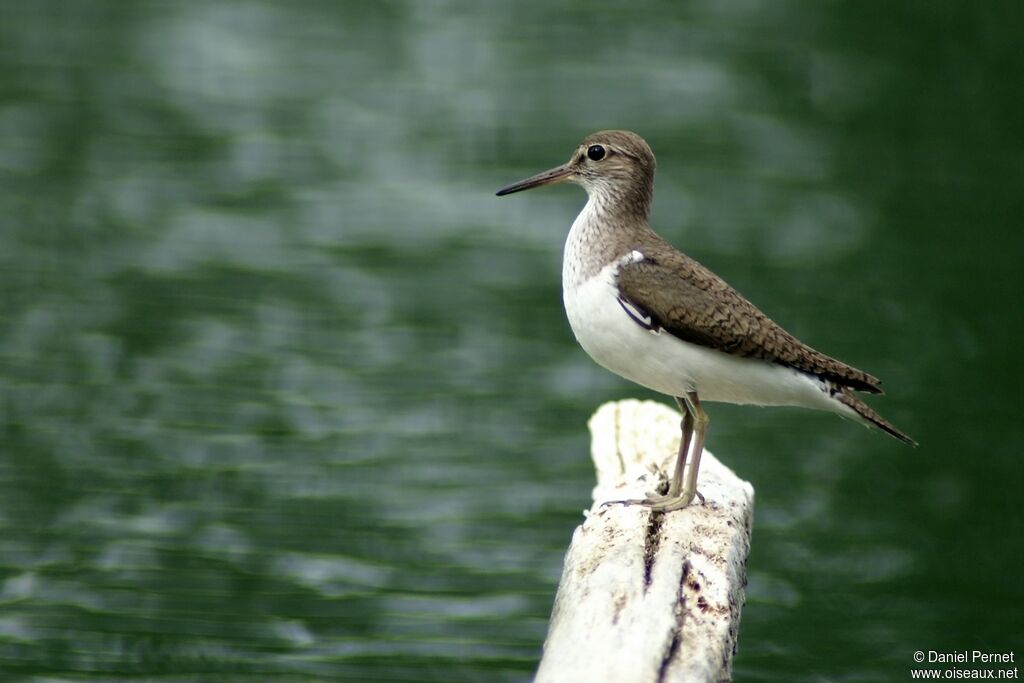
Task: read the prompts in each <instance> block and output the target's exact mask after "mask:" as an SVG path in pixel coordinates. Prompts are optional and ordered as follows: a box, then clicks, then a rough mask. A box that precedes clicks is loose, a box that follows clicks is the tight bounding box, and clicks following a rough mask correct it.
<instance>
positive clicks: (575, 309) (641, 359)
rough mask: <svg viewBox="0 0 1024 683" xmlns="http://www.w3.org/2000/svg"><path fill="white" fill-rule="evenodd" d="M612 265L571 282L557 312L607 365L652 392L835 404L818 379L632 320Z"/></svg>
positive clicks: (771, 402)
mask: <svg viewBox="0 0 1024 683" xmlns="http://www.w3.org/2000/svg"><path fill="white" fill-rule="evenodd" d="M618 267H619V266H618V264H617V263H612V264H610V265H608V266H606V267H605V268H604V269H603V270H601V271H600V272H599V273H598V274H597V275H596V276H594V277H591V278H590V279H588V280H585V281H583V282H582V283H581V284H578V285H576V286H571V285H570V284H569V283H565V289H564V292H563V299H564V303H565V312H566V314H567V316H568V318H569V324H570V325H571V326H572V330H573V333H574V334H575V335H576V340H577V341H578V342H579V344H580V346H582V347H583V349H584V350H585V351H586V352H587V353H588V354H590V356H591V358H593V359H594V360H595V361H597V362H598V363H599V364H600V365H602V366H604V367H605V368H607V369H608V370H611V371H612V372H614V373H615V374H617V375H621V376H622V377H625V378H626V379H628V380H630V381H633V382H636V383H637V384H640V385H642V386H645V387H647V388H649V389H653V390H654V391H657V392H660V393H663V394H668V395H671V396H681V395H683V394H684V393H686V392H689V391H696V392H697V394H698V396H699V397H700V398H701V399H702V400H707V401H723V402H726V403H741V404H743V403H746V404H757V405H797V406H804V407H808V408H819V409H824V410H832V411H836V410H837V405H836V404H837V402H836V401H834V400H832V399H831V398H830V397H829V395H828V392H827V391H826V390H825V388H824V386H823V384H822V382H821V381H820V380H818V379H817V378H814V377H812V376H809V375H807V374H805V373H802V372H799V371H797V370H793V369H792V368H787V367H784V366H781V365H777V364H774V363H768V362H764V361H760V360H756V359H748V358H741V357H738V356H733V355H730V354H727V353H723V352H720V351H715V350H712V349H709V348H707V347H703V346H699V345H697V344H691V343H689V342H684V341H682V340H681V339H679V338H678V337H674V336H672V335H671V334H669V333H668V332H665V331H663V330H657V328H656V330H657V331H650V330H647V329H645V328H644V327H642V326H641V325H639V324H638V323H637V322H636V321H634V320H633V319H632V318H631V317H630V316H629V314H628V313H626V311H625V310H624V309H623V308H622V306H621V305H620V304H619V302H618V300H617V294H618V292H617V290H616V289H615V286H614V281H615V273H616V271H617V270H618Z"/></svg>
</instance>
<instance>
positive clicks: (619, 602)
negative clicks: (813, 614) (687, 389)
mask: <svg viewBox="0 0 1024 683" xmlns="http://www.w3.org/2000/svg"><path fill="white" fill-rule="evenodd" d="M679 420H680V416H679V414H678V413H676V412H675V411H673V410H671V409H670V408H668V407H666V406H663V405H661V404H659V403H653V402H640V401H620V402H616V403H608V404H605V405H603V406H601V408H600V409H598V411H597V412H596V413H595V414H594V416H593V417H592V418H591V420H590V430H591V436H592V447H591V456H592V457H593V460H594V465H595V467H596V469H597V486H596V487H595V488H594V494H593V498H594V505H593V507H592V508H591V509H590V510H589V512H588V513H586V519H585V520H584V522H583V524H581V525H580V526H579V527H577V529H576V532H575V533H574V534H573V539H572V545H571V546H570V548H569V551H568V553H567V554H566V557H565V567H564V569H563V572H562V580H561V583H560V584H559V587H558V594H557V596H556V598H555V606H554V610H553V612H552V614H551V624H550V627H549V630H548V636H547V640H546V641H545V643H544V656H543V659H542V660H541V663H540V668H539V670H538V672H537V677H536V681H537V682H538V683H574V682H577V681H579V682H580V683H583V682H585V683H601V682H603V681H607V682H608V683H655V682H662V681H665V682H668V681H673V682H675V681H687V682H689V681H701V682H703V681H728V680H730V679H731V671H732V656H733V653H734V652H735V650H736V642H737V635H738V631H739V622H740V608H741V607H742V605H743V598H744V587H745V586H746V561H747V555H748V553H749V550H750V531H751V524H752V521H753V508H754V489H753V487H752V486H751V485H750V484H749V483H747V482H745V481H743V480H742V479H740V478H738V477H737V476H736V475H735V474H733V472H732V471H731V470H730V469H729V468H727V467H725V466H724V465H722V464H721V463H720V462H718V460H716V459H715V458H714V456H712V455H711V454H710V453H708V452H707V451H705V452H704V457H703V461H702V465H701V470H700V481H699V482H698V489H699V491H700V493H701V494H702V495H703V496H704V502H703V503H700V501H699V500H697V501H694V503H693V504H691V505H690V506H689V507H688V508H686V509H684V510H678V511H675V512H670V513H652V512H651V511H650V510H648V509H645V508H643V507H641V506H637V505H629V506H625V505H608V506H605V505H603V504H604V503H605V502H606V501H612V500H622V499H630V498H643V497H644V493H645V492H646V491H647V490H650V489H652V488H655V485H656V484H657V483H658V480H659V476H660V475H659V472H664V471H668V470H667V468H670V467H671V466H672V463H673V461H674V458H675V453H676V449H677V448H678V444H679Z"/></svg>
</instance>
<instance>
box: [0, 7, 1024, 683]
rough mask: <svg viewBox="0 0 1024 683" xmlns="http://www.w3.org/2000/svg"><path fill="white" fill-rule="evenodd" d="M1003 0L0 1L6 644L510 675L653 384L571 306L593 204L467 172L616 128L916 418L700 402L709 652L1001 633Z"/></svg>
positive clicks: (312, 669)
mask: <svg viewBox="0 0 1024 683" xmlns="http://www.w3.org/2000/svg"><path fill="white" fill-rule="evenodd" d="M1022 8H1024V6H1022V5H1019V4H1016V3H1005V4H1001V3H970V2H937V3H915V2H890V3H861V2H854V1H852V0H841V1H837V2H829V3H797V2H771V3H769V2H766V1H758V0H732V1H729V2H719V1H711V0H703V1H692V2H657V1H653V0H652V1H649V2H637V3H630V4H622V3H609V2H586V3H584V2H579V3H569V4H566V5H563V6H559V7H556V6H555V5H553V4H552V3H549V2H542V1H540V0H536V1H526V2H510V3H473V2H464V1H455V0H453V1H447V2H445V1H427V2H412V1H406V2H359V1H352V2H344V3H338V2H328V1H327V0H323V1H320V2H317V1H311V0H303V1H301V2H296V3H278V2H270V1H269V0H265V1H260V0H223V1H215V0H205V1H202V2H199V1H197V2H188V3H184V2H166V1H160V0H143V1H140V2H134V3H125V2H117V1H114V0H108V1H104V0H91V1H90V2H50V1H38V2H30V3H29V2H22V3H14V2H6V3H3V4H2V5H0V297H2V299H0V301H2V306H0V677H2V678H3V679H4V680H47V681H57V680H103V681H114V680H117V681H141V680H156V679H159V680H161V681H198V680H220V681H229V680H247V681H248V680H253V681H255V680H277V681H300V680H345V681H527V680H529V679H530V677H531V674H532V672H533V670H534V669H535V667H536V664H537V661H538V658H539V656H540V647H541V644H542V641H543V638H544V635H545V631H546V625H547V619H548V615H549V610H550V607H551V603H552V600H553V598H554V592H555V588H556V585H557V581H558V577H559V573H560V570H561V560H562V555H563V553H564V551H565V549H566V548H567V547H568V543H569V540H570V537H571V534H572V531H573V529H574V527H575V526H576V525H577V524H578V523H579V522H580V521H581V519H582V518H581V511H582V510H583V509H584V508H585V507H587V506H588V505H589V494H590V489H591V487H592V486H593V483H594V478H593V472H592V469H591V465H590V460H589V457H588V445H589V436H588V434H587V431H586V426H585V423H586V420H587V418H588V417H589V415H590V414H591V413H592V412H593V411H594V410H595V409H596V408H597V407H598V406H599V405H600V404H601V403H602V402H604V401H606V400H611V399H617V398H625V397H639V398H657V399H658V400H664V399H662V398H661V397H656V396H654V395H652V394H649V393H647V392H645V391H644V390H642V389H640V388H639V387H636V386H632V385H630V384H628V383H626V382H625V381H623V380H620V379H618V378H616V377H614V376H612V375H611V374H609V373H607V372H605V371H604V370H602V369H601V368H599V367H597V366H596V365H594V364H593V362H592V361H590V360H589V358H587V356H586V355H585V354H584V353H583V352H582V351H581V350H580V349H579V348H578V347H577V346H576V345H575V343H574V341H573V338H572V335H571V332H570V331H569V329H568V325H567V323H566V322H565V320H564V315H563V313H562V310H561V293H560V280H559V278H560V267H561V266H560V262H561V247H562V243H563V241H564V239H565V235H566V232H567V231H568V228H569V225H570V223H571V222H572V219H573V218H574V216H575V214H576V213H577V212H578V210H579V209H580V208H581V206H582V205H583V203H584V194H583V192H582V191H581V190H580V189H579V188H575V187H557V188H548V189H546V190H542V191H541V190H538V191H535V192H531V193H529V194H524V195H516V196H514V197H508V198H503V199H497V198H496V197H494V191H495V190H496V189H497V188H498V187H501V186H502V185H504V184H506V183H508V182H511V181H513V180H517V179H519V178H520V177H523V176H525V175H528V174H531V173H534V172H536V171H539V170H543V169H545V168H548V167H550V166H553V165H555V164H558V163H561V162H563V161H564V160H565V159H567V158H568V156H569V153H570V152H571V150H572V149H573V148H574V147H575V145H576V144H577V142H578V141H579V140H580V139H581V138H582V137H583V136H585V135H586V134H588V133H590V132H593V131H595V130H599V129H603V128H627V129H632V130H635V131H637V132H638V133H640V134H641V135H643V136H644V137H645V138H646V139H647V140H648V141H649V142H650V143H651V145H652V146H653V148H654V150H655V151H656V153H657V154H658V160H659V171H658V183H657V191H656V194H655V210H654V217H653V223H654V225H655V226H656V228H657V229H658V230H659V232H660V233H661V234H662V235H663V236H665V237H666V238H668V239H669V240H670V241H672V242H673V243H675V244H676V245H677V246H679V247H681V248H683V249H684V250H686V251H688V252H689V253H690V254H691V255H692V256H694V257H695V258H697V259H698V260H700V261H702V262H703V263H705V264H706V265H708V266H709V267H711V268H712V269H713V270H715V271H717V272H718V273H719V274H721V275H722V276H723V277H725V278H726V279H727V280H729V281H730V282H731V283H732V284H733V285H734V286H736V287H737V288H738V289H739V290H740V291H741V292H743V293H745V294H746V295H747V296H749V297H750V298H752V299H753V300H754V302H755V303H757V304H758V305H759V306H760V307H761V308H763V309H764V310H765V311H766V312H767V313H768V314H769V315H771V316H772V317H773V318H775V319H776V320H777V321H779V322H780V323H782V324H783V325H785V326H786V327H788V328H789V329H790V330H791V331H792V332H794V333H795V334H797V335H798V336H799V337H801V338H803V339H804V340H805V341H807V342H808V343H810V344H812V345H814V346H816V347H818V348H821V349H822V350H824V351H826V352H828V353H830V354H832V355H835V356H838V357H839V358H842V359H844V360H846V361H848V362H851V363H853V364H856V365H858V366H860V367H863V368H864V369H866V370H868V371H870V372H872V373H874V374H877V375H878V376H880V377H882V378H883V379H884V381H885V385H886V387H887V388H888V390H889V393H888V395H887V396H885V397H881V398H878V399H877V400H873V401H872V404H873V405H874V406H875V407H876V408H878V409H879V410H880V411H881V412H882V413H883V414H884V415H885V416H887V417H888V418H890V419H891V420H892V421H893V422H895V423H896V424H897V425H898V426H900V427H901V428H903V429H905V430H906V431H908V432H909V433H910V434H911V435H913V436H914V437H915V438H916V439H917V440H918V441H919V442H920V443H921V446H920V447H919V448H917V449H910V448H906V447H904V446H902V445H900V444H899V443H897V442H896V441H894V440H892V439H890V438H888V437H886V436H884V435H882V434H880V433H873V432H870V431H868V430H865V429H862V428H860V427H858V426H856V425H853V424H851V423H848V422H844V421H842V420H839V419H836V418H835V417H834V416H830V415H824V414H816V413H811V412H803V411H798V410H788V409H770V410H769V409H757V408H742V407H733V406H720V405H712V406H711V407H710V412H711V415H712V429H711V435H710V440H709V444H708V445H709V448H710V449H711V450H712V451H713V452H714V453H715V454H716V455H717V456H718V457H719V458H720V459H721V460H723V461H724V462H726V463H727V464H728V465H730V466H731V467H732V468H734V469H735V470H736V471H737V473H738V474H740V476H742V477H744V478H746V479H748V480H750V481H751V482H752V483H753V484H754V486H755V488H756V490H757V507H756V511H755V517H756V523H755V530H754V537H753V551H752V555H751V557H750V562H749V575H750V576H749V578H750V585H749V590H748V600H747V604H746V606H745V608H744V611H743V622H742V627H741V635H740V651H739V653H738V655H737V657H736V659H735V670H736V678H737V680H748V681H754V680H757V681H826V680H828V681H834V680H842V681H877V680H904V679H906V680H909V669H910V668H911V667H912V655H913V652H914V651H915V650H928V649H936V650H953V649H958V650H963V649H982V650H988V651H1000V652H1006V651H1011V650H1012V649H1013V648H1015V647H1017V648H1019V647H1020V646H1021V643H1022V642H1024V641H1022V636H1024V622H1022V621H1021V619H1020V608H1021V604H1022V600H1024V582H1022V579H1021V575H1020V570H1019V567H1020V560H1021V558H1022V557H1024V533H1022V532H1024V514H1022V511H1021V503H1020V491H1021V488H1022V483H1024V482H1022V476H1021V475H1022V467H1021V462H1020V450H1021V443H1022V439H1024V421H1022V420H1021V418H1020V409H1021V407H1022V405H1021V404H1022V402H1021V398H1020V387H1021V382H1022V380H1024V373H1022V364H1021V361H1020V360H1019V345H1020V339H1021V336H1022V331H1024V330H1022V328H1024V324H1022V317H1024V316H1022V313H1021V310H1022V308H1021V303H1020V299H1021V295H1022V293H1024V275H1022V269H1021V268H1020V266H1019V263H1018V261H1019V259H1020V257H1021V255H1022V253H1024V239H1022V237H1021V217H1022V209H1024V201H1022V197H1024V192H1022V187H1024V162H1022V158H1024V125H1022V121H1024V111H1022V107H1021V103H1022V102H1021V94H1020V74H1021V73H1022V70H1024V51H1022V50H1021V47H1020V36H1021V30H1022V29H1024V12H1022ZM1017 654H1018V655H1021V654H1024V652H1021V651H1018V652H1017Z"/></svg>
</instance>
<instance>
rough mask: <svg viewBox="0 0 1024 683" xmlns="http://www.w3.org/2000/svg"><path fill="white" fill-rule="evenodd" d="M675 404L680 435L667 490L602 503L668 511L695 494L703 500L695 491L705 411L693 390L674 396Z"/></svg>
mask: <svg viewBox="0 0 1024 683" xmlns="http://www.w3.org/2000/svg"><path fill="white" fill-rule="evenodd" d="M676 403H678V404H679V408H680V409H681V410H682V411H683V420H682V423H681V425H680V428H681V429H682V436H681V438H680V441H679V454H678V455H677V456H676V466H675V468H674V470H673V473H672V479H671V480H670V481H669V487H668V493H666V494H665V495H661V494H658V493H648V494H647V497H646V498H644V499H643V500H613V501H608V502H607V503H605V505H610V504H613V503H622V504H625V505H644V506H646V507H649V508H651V509H652V510H658V511H660V512H671V511H673V510H682V509H683V508H684V507H686V506H687V505H689V504H690V503H691V502H693V499H694V498H695V497H699V498H700V501H701V502H702V503H703V502H704V496H702V495H700V493H699V492H698V491H697V474H698V473H699V471H700V456H701V455H702V454H703V452H704V437H705V435H706V434H707V428H708V414H707V413H705V412H704V409H703V408H702V407H701V405H700V400H699V399H698V398H697V392H695V391H691V392H688V393H687V394H686V396H685V397H683V398H676ZM691 445H692V446H693V448H692V449H691V448H690V446H691ZM691 451H692V454H691V453H690V452H691ZM687 456H689V457H687ZM687 463H689V467H687V466H686V465H687Z"/></svg>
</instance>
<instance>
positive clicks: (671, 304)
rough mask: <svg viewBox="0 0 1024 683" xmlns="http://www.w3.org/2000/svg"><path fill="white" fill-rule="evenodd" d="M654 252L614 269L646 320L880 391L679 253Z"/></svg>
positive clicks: (706, 342) (704, 342) (709, 343)
mask: <svg viewBox="0 0 1024 683" xmlns="http://www.w3.org/2000/svg"><path fill="white" fill-rule="evenodd" d="M665 246H667V245H665ZM638 250H639V251H641V253H644V251H645V250H643V249H642V248H641V249H638ZM656 253H657V255H656V256H655V257H654V258H653V259H652V258H650V257H648V256H646V255H645V257H644V259H643V260H641V261H637V262H634V263H628V264H626V265H624V266H622V268H621V269H620V270H619V275H618V287H619V291H620V292H621V295H622V296H623V298H625V299H626V300H627V301H629V302H630V303H631V304H632V305H633V306H636V307H637V308H639V309H641V310H642V311H643V312H645V313H646V314H647V315H649V316H650V317H651V321H652V323H657V324H658V325H660V326H661V327H662V328H663V329H664V330H666V331H668V332H669V333H670V334H672V335H673V336H676V337H678V338H680V339H682V340H683V341H687V342H690V343H693V344H699V345H700V346H706V347H708V348H711V349H716V350H718V351H723V352H725V353H730V354H734V355H737V356H743V357H746V358H758V359H761V360H766V361H770V362H773V363H779V364H780V365H787V366H789V367H792V368H796V369H797V370H802V371H803V372H807V373H810V374H813V375H817V376H819V377H822V378H824V379H828V380H831V381H833V382H836V383H837V384H839V385H841V386H846V387H850V388H851V389H858V390H860V391H869V392H872V393H881V391H882V390H881V388H879V381H878V380H877V379H876V378H874V377H872V376H871V375H869V374H867V373H866V372H861V371H860V370H858V369H856V368H854V367H851V366H849V365H846V364H845V363H842V362H840V361H838V360H836V359H835V358H830V357H829V356H826V355H825V354H823V353H819V352H818V351H815V350H814V349H812V348H811V347H809V346H807V345H806V344H804V343H802V342H801V341H800V340H798V339H797V338H796V337H794V336H793V335H791V334H789V333H788V332H786V331H785V330H784V329H782V328H781V327H779V326H778V325H777V324H776V323H775V322H773V321H772V320H771V319H770V318H769V317H768V316H766V315H765V314H764V313H762V312H761V311H760V310H758V308H757V307H756V306H754V304H752V303H750V302H749V301H747V300H746V299H745V298H743V296H742V295H741V294H740V293H739V292H737V291H736V290H735V289H733V288H732V287H730V286H729V285H728V284H726V283H725V281H724V280H722V279H721V278H720V277H718V276H717V275H715V274H714V273H712V272H711V271H710V270H708V269H707V268H705V267H704V266H702V265H701V264H699V263H697V262H696V261H694V260H693V259H691V258H689V257H688V256H686V255H685V254H682V253H680V252H678V251H674V250H671V251H668V250H665V249H659V250H657V252H656Z"/></svg>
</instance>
